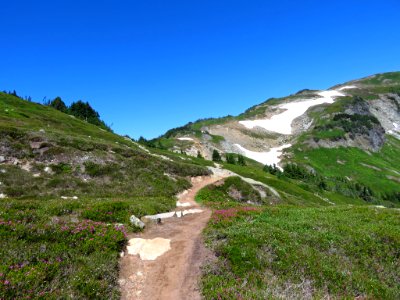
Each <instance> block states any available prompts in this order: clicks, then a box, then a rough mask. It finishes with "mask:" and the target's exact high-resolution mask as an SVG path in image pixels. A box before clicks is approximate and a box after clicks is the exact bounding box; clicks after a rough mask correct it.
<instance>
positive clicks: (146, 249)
mask: <svg viewBox="0 0 400 300" xmlns="http://www.w3.org/2000/svg"><path fill="white" fill-rule="evenodd" d="M126 248H127V251H128V254H130V255H137V254H139V256H140V259H141V260H155V259H156V258H157V257H159V256H161V255H163V254H164V253H165V252H167V251H168V250H170V249H171V240H170V239H163V238H159V237H158V238H155V239H148V240H146V239H141V238H133V239H130V240H129V242H128V246H127V247H126Z"/></svg>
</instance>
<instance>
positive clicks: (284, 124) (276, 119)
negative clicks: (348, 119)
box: [239, 87, 349, 134]
mask: <svg viewBox="0 0 400 300" xmlns="http://www.w3.org/2000/svg"><path fill="white" fill-rule="evenodd" d="M343 88H345V87H343ZM343 88H342V89H343ZM347 88H349V87H347ZM318 95H319V96H320V98H316V99H312V100H305V101H300V102H291V103H285V104H282V105H279V106H278V107H279V108H281V109H285V111H284V112H283V113H280V114H277V115H274V116H272V117H271V118H269V119H262V120H248V121H239V123H240V124H242V125H243V126H245V127H246V128H248V129H253V128H254V127H261V128H264V129H266V130H268V131H273V132H277V133H281V134H292V122H293V120H294V119H296V118H297V117H300V116H301V115H303V114H304V113H305V112H306V111H307V109H309V108H310V107H312V106H315V105H320V104H323V103H333V102H334V98H336V97H340V96H344V94H342V93H340V92H339V91H336V90H328V91H322V92H319V93H318Z"/></svg>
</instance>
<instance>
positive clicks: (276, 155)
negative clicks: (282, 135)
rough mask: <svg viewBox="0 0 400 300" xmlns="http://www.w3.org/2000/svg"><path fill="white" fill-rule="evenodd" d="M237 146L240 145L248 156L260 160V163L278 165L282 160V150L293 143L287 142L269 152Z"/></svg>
mask: <svg viewBox="0 0 400 300" xmlns="http://www.w3.org/2000/svg"><path fill="white" fill-rule="evenodd" d="M235 146H236V147H238V148H239V150H240V151H242V152H243V153H244V155H245V156H246V157H249V158H251V159H254V160H255V161H258V162H259V163H262V164H263V165H273V164H275V165H276V166H278V164H279V163H280V161H281V159H280V156H281V155H282V150H283V149H285V148H289V147H291V146H292V145H291V144H285V145H282V146H280V147H275V148H271V149H270V150H269V151H267V152H255V151H250V150H247V149H246V148H244V147H242V146H241V145H239V144H235Z"/></svg>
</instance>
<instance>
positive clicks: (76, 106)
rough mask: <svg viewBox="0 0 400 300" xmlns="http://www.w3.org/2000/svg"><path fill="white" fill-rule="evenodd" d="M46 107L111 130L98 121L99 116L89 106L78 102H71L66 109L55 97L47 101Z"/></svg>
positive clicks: (62, 102) (60, 100) (87, 103)
mask: <svg viewBox="0 0 400 300" xmlns="http://www.w3.org/2000/svg"><path fill="white" fill-rule="evenodd" d="M46 105H48V106H51V107H53V108H55V109H57V110H59V111H61V112H63V113H66V114H70V115H72V116H75V117H77V118H79V119H81V120H84V121H86V122H88V123H90V124H93V125H96V126H99V127H100V128H103V129H105V130H108V131H111V128H110V127H109V126H108V125H106V123H104V121H103V120H101V119H100V115H99V113H98V112H97V111H95V110H94V109H93V108H92V107H91V106H90V104H89V102H83V101H82V100H78V101H76V102H73V103H72V104H71V106H70V107H67V106H66V105H65V103H64V101H62V99H61V98H60V97H56V98H54V99H53V100H51V101H47V102H46Z"/></svg>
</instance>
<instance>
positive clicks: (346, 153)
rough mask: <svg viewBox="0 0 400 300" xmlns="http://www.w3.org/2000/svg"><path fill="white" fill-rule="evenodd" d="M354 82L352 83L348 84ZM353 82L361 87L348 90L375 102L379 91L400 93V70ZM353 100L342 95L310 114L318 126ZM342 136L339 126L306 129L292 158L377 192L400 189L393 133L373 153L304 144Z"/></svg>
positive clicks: (398, 144) (398, 149) (399, 144)
mask: <svg viewBox="0 0 400 300" xmlns="http://www.w3.org/2000/svg"><path fill="white" fill-rule="evenodd" d="M351 84H353V82H350V83H348V85H351ZM354 84H357V85H358V86H359V88H358V89H349V90H347V92H348V93H350V94H351V95H353V96H360V97H363V98H364V99H366V100H368V101H374V99H377V98H379V95H380V94H385V93H399V92H400V72H392V73H384V74H378V75H376V76H373V77H368V78H364V79H361V80H358V81H355V82H354ZM345 85H347V84H345ZM351 101H352V98H351V97H342V98H340V99H338V100H337V101H336V102H335V103H333V104H331V105H328V106H325V108H324V110H323V111H318V110H317V111H312V112H311V113H310V115H311V116H312V117H313V119H314V123H315V124H316V125H318V126H320V127H321V126H324V125H326V124H328V123H332V115H333V114H336V113H340V112H343V111H344V110H345V108H346V106H347V105H348V103H349V102H351ZM355 126H356V125H355ZM343 136H344V132H343V131H342V130H338V129H333V130H328V131H327V130H320V129H318V130H317V129H314V130H312V131H309V132H306V133H304V134H303V135H302V136H300V137H299V139H298V143H297V144H296V145H295V146H293V147H292V151H293V154H294V156H293V157H291V158H290V160H291V161H294V162H297V163H300V164H304V165H309V166H311V167H313V168H314V169H315V170H316V171H317V172H318V173H319V174H321V175H323V176H326V177H331V178H332V177H337V176H341V177H348V178H350V179H351V180H353V181H355V182H360V183H362V184H364V185H367V186H369V187H370V188H372V189H373V190H374V191H375V192H377V193H378V194H383V193H390V192H399V191H400V184H399V181H400V176H399V173H400V141H399V140H398V139H396V138H394V137H392V136H390V135H387V136H386V143H385V144H384V146H383V147H382V148H381V149H380V150H379V151H378V152H372V153H367V152H365V151H363V150H361V149H359V148H355V147H340V148H317V149H314V148H310V147H308V146H307V145H305V144H303V142H304V141H305V140H307V139H326V140H330V139H333V140H335V139H336V138H342V137H343ZM338 161H339V162H342V163H338Z"/></svg>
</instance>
